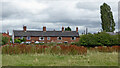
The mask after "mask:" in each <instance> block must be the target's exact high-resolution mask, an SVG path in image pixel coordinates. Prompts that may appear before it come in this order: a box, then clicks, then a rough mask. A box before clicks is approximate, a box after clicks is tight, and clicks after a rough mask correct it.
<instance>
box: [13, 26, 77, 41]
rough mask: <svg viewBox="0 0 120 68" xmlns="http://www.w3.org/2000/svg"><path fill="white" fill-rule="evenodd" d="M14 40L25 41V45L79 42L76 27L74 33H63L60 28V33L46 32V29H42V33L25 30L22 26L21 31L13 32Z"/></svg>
mask: <svg viewBox="0 0 120 68" xmlns="http://www.w3.org/2000/svg"><path fill="white" fill-rule="evenodd" d="M13 34H14V35H13V36H14V39H18V38H20V39H22V38H23V37H24V38H25V39H26V43H51V42H56V43H72V42H77V41H79V33H78V27H76V31H64V27H62V30H61V31H55V30H53V31H46V27H45V26H44V27H43V31H33V30H27V27H26V26H23V30H13Z"/></svg>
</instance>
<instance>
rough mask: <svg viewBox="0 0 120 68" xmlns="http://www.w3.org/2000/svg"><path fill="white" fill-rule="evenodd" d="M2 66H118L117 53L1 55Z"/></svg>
mask: <svg viewBox="0 0 120 68" xmlns="http://www.w3.org/2000/svg"><path fill="white" fill-rule="evenodd" d="M2 66H118V53H117V52H113V53H101V52H88V54H87V55H49V54H20V55H5V54H4V55H2Z"/></svg>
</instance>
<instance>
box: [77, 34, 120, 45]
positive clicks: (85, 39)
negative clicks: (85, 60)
mask: <svg viewBox="0 0 120 68" xmlns="http://www.w3.org/2000/svg"><path fill="white" fill-rule="evenodd" d="M78 45H82V46H112V45H119V41H118V35H110V34H107V33H106V32H101V33H97V34H87V35H82V36H81V37H80V41H79V44H78Z"/></svg>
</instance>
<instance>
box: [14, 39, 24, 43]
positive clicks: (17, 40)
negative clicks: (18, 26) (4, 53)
mask: <svg viewBox="0 0 120 68" xmlns="http://www.w3.org/2000/svg"><path fill="white" fill-rule="evenodd" d="M25 41H26V39H25V38H23V39H15V43H21V42H25Z"/></svg>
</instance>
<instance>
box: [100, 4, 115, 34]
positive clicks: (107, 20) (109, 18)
mask: <svg viewBox="0 0 120 68" xmlns="http://www.w3.org/2000/svg"><path fill="white" fill-rule="evenodd" d="M100 13H101V20H102V23H101V25H102V29H103V31H106V32H113V31H114V30H115V22H114V19H113V15H112V11H111V8H110V6H109V5H107V4H106V3H103V5H101V6H100Z"/></svg>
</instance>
